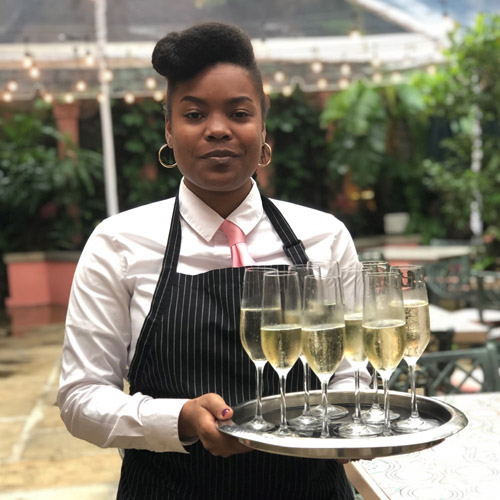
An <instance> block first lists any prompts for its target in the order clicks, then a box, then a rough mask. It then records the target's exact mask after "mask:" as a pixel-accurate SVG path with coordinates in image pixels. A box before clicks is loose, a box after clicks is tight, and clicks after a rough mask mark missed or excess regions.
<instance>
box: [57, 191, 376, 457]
mask: <svg viewBox="0 0 500 500" xmlns="http://www.w3.org/2000/svg"><path fill="white" fill-rule="evenodd" d="M174 201H175V199H174V198H170V199H167V200H163V201H160V202H156V203H152V204H149V205H145V206H142V207H139V208H135V209H133V210H129V211H126V212H122V213H120V214H117V215H114V216H112V217H110V218H108V219H106V220H104V221H103V222H102V223H101V224H100V225H99V226H98V227H97V228H96V229H95V231H94V232H93V234H92V235H91V237H90V238H89V240H88V242H87V244H86V246H85V248H84V250H83V252H82V255H81V258H80V261H79V263H78V266H77V269H76V273H75V277H74V280H73V285H72V290H71V297H70V302H69V306H68V314H67V320H66V336H65V341H64V347H63V359H62V373H61V379H60V389H59V393H58V397H57V404H58V406H59V408H60V409H61V416H62V419H63V420H64V422H65V424H66V426H67V428H68V429H69V431H70V432H71V433H72V434H73V435H74V436H76V437H79V438H81V439H85V440H87V441H89V442H91V443H94V444H96V445H98V446H101V447H120V448H136V449H148V450H152V451H158V452H162V451H175V452H181V453H185V449H184V447H183V444H182V443H181V441H180V440H179V436H178V431H177V424H178V417H179V413H180V411H181V408H182V406H183V405H184V403H185V402H186V399H166V398H163V399H162V398H159V399H153V398H151V397H149V396H147V395H144V394H141V393H136V394H134V395H132V396H131V395H128V394H126V393H125V392H123V385H124V379H126V378H127V372H128V367H129V365H130V363H131V361H132V358H133V356H134V352H135V348H136V345H137V339H138V337H139V334H140V332H141V328H142V325H143V323H144V320H145V318H146V316H147V314H148V312H149V309H150V306H151V301H152V297H153V293H154V291H155V287H156V284H157V280H158V277H159V274H160V270H161V266H162V260H163V256H164V253H165V247H166V244H167V240H168V233H169V229H170V222H171V218H172V213H173V208H174ZM179 202H180V205H179V208H180V213H181V231H182V241H181V248H180V255H179V262H178V266H177V271H178V272H179V273H182V274H191V275H194V274H199V273H203V272H206V271H209V270H212V269H220V268H226V267H231V265H232V260H231V252H230V248H229V246H228V244H227V239H226V236H225V235H224V233H223V232H222V231H221V230H219V227H220V225H221V223H222V222H223V220H224V219H222V217H220V215H218V214H217V213H216V212H215V211H213V210H212V209H211V208H210V207H209V206H207V205H206V204H205V203H204V202H203V201H201V200H200V199H199V198H198V197H197V196H196V195H195V194H193V193H192V192H191V191H190V190H189V189H188V188H187V187H186V186H185V184H184V182H181V185H180V191H179ZM274 202H275V204H276V206H277V207H278V209H279V210H280V211H281V212H282V213H283V215H284V217H285V218H286V220H287V221H288V223H289V224H290V226H291V227H292V229H293V231H294V232H295V234H296V235H297V237H298V238H299V239H300V240H302V242H303V243H304V246H305V248H306V253H307V255H308V257H309V258H310V259H311V260H313V261H314V260H326V259H333V260H337V261H338V262H339V263H340V266H341V267H347V266H349V265H351V264H353V263H355V262H357V255H356V251H355V248H354V244H353V241H352V238H351V236H350V234H349V232H348V231H347V229H346V228H345V226H344V224H342V223H341V222H340V221H339V220H337V219H336V218H335V217H334V216H332V215H331V214H326V213H323V212H319V211H317V210H312V209H309V208H305V207H302V206H299V205H294V204H291V203H287V202H281V201H274ZM228 219H229V220H230V221H231V222H234V223H235V224H237V225H238V226H239V227H240V228H241V229H242V230H243V232H244V233H245V237H246V243H247V245H248V250H249V252H250V255H251V256H252V258H253V259H254V260H255V262H256V264H258V265H266V264H290V263H291V262H290V260H289V259H288V257H287V256H286V255H285V253H284V251H283V243H282V241H281V239H280V238H279V236H278V235H277V233H276V232H275V230H274V228H273V226H272V225H271V223H270V221H269V219H268V217H267V215H266V214H265V212H264V210H263V207H262V201H261V198H260V193H259V191H258V189H257V186H256V184H255V183H254V185H253V187H252V190H251V192H250V193H249V195H248V196H247V198H246V199H245V200H244V201H243V203H242V204H241V205H240V206H239V207H238V208H237V209H236V210H235V211H234V212H233V213H231V214H230V215H229V217H228ZM352 376H353V370H352V368H351V366H350V365H349V363H348V362H346V361H343V362H342V363H341V365H340V367H339V368H338V370H337V373H336V376H335V381H336V384H338V387H336V388H341V386H343V388H344V389H352V387H353V383H352ZM364 382H369V378H368V375H367V373H366V374H365V375H364Z"/></svg>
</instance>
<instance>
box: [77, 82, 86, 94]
mask: <svg viewBox="0 0 500 500" xmlns="http://www.w3.org/2000/svg"><path fill="white" fill-rule="evenodd" d="M75 89H76V90H77V91H78V92H85V91H86V90H87V82H85V80H78V81H77V82H76V84H75Z"/></svg>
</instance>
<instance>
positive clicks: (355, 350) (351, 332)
mask: <svg viewBox="0 0 500 500" xmlns="http://www.w3.org/2000/svg"><path fill="white" fill-rule="evenodd" d="M362 323H363V314H362V313H353V314H346V316H345V333H346V344H345V352H344V356H345V357H346V359H348V360H349V361H350V362H351V363H359V364H361V363H364V362H365V361H366V353H365V347H364V345H363V324H362Z"/></svg>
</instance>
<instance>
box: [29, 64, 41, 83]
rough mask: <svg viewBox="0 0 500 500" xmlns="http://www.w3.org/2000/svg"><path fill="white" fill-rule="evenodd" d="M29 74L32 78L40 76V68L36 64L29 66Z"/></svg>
mask: <svg viewBox="0 0 500 500" xmlns="http://www.w3.org/2000/svg"><path fill="white" fill-rule="evenodd" d="M29 75H30V77H31V78H33V79H34V80H36V79H37V78H40V69H39V68H38V66H31V68H30V69H29Z"/></svg>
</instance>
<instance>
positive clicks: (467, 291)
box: [424, 255, 474, 305]
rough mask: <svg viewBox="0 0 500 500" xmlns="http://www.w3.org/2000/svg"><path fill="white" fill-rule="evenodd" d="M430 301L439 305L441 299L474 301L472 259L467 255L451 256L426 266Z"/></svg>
mask: <svg viewBox="0 0 500 500" xmlns="http://www.w3.org/2000/svg"><path fill="white" fill-rule="evenodd" d="M424 267H425V274H426V283H427V290H428V292H429V302H430V303H432V304H437V305H439V299H452V300H458V301H466V302H473V301H474V293H473V292H472V290H471V285H470V278H471V269H470V260H469V257H468V256H467V255H464V256H460V257H449V258H447V259H440V260H438V261H436V262H430V263H428V264H426V265H425V266H424Z"/></svg>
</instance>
